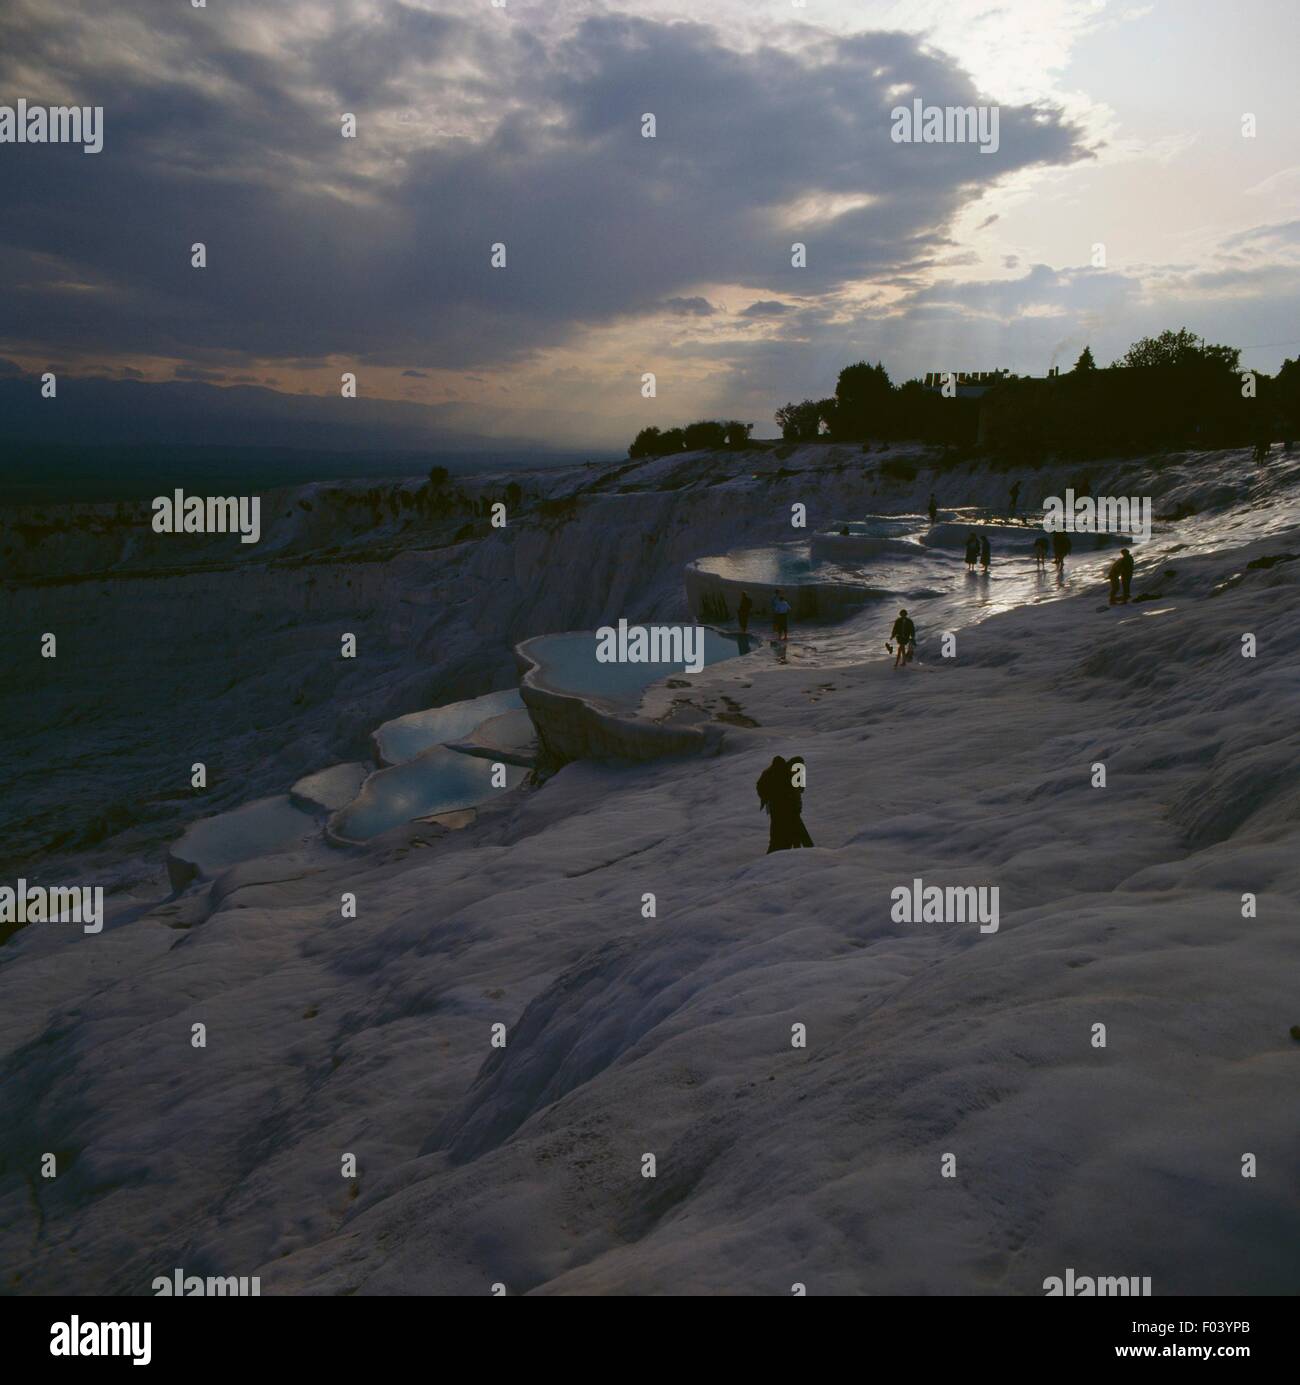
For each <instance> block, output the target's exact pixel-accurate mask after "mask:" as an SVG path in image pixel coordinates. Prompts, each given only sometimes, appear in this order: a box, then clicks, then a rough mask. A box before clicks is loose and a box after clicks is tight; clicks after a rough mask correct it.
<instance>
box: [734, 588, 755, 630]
mask: <svg viewBox="0 0 1300 1385" xmlns="http://www.w3.org/2000/svg"><path fill="white" fill-rule="evenodd" d="M753 609H754V603H753V602H752V601H751V600H750V599H749V593H748V592H741V593H740V604H739V605H738V606H737V607H736V620H737V621H738V622H739V623H740V633H741V634H742V635H743V634H744V633H745V631H746V630H748V629H749V613H750V611H752V610H753Z"/></svg>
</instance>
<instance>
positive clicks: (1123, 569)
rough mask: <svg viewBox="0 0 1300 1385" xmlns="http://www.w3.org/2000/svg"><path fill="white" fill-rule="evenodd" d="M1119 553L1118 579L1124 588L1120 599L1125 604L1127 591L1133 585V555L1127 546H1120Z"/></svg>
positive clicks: (1126, 603) (1127, 595)
mask: <svg viewBox="0 0 1300 1385" xmlns="http://www.w3.org/2000/svg"><path fill="white" fill-rule="evenodd" d="M1119 553H1120V558H1119V580H1120V582H1121V583H1122V584H1123V588H1124V595H1123V596H1122V597H1121V598H1120V600H1121V601H1122V602H1123V603H1124V605H1126V606H1127V605H1128V598H1129V591H1130V589H1131V587H1132V585H1133V555H1132V554H1131V553H1130V552H1129V551H1128V549H1127V548H1121V549H1120V551H1119Z"/></svg>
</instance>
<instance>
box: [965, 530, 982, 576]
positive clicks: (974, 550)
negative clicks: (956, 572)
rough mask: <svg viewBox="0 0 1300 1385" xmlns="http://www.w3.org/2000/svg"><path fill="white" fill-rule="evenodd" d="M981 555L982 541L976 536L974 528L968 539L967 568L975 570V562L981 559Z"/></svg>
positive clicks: (971, 570)
mask: <svg viewBox="0 0 1300 1385" xmlns="http://www.w3.org/2000/svg"><path fill="white" fill-rule="evenodd" d="M979 556H980V541H979V539H978V538H977V537H976V536H975V531H974V530H973V529H972V530H971V532H970V535H969V537H968V538H967V539H966V568H967V570H968V571H970V572H974V571H975V564H976V562H977V561H978V560H979Z"/></svg>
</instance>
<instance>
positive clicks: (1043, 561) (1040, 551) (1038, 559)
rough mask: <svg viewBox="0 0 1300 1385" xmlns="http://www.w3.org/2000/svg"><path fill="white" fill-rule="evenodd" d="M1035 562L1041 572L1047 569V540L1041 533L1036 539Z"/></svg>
mask: <svg viewBox="0 0 1300 1385" xmlns="http://www.w3.org/2000/svg"><path fill="white" fill-rule="evenodd" d="M1034 562H1035V563H1036V564H1037V566H1038V571H1039V572H1046V571H1047V540H1046V539H1045V538H1044V537H1043V536H1042V535H1041V534H1039V536H1038V537H1037V538H1036V539H1035V540H1034Z"/></svg>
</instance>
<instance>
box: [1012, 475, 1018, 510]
mask: <svg viewBox="0 0 1300 1385" xmlns="http://www.w3.org/2000/svg"><path fill="white" fill-rule="evenodd" d="M1019 504H1020V482H1019V481H1017V482H1016V483H1015V484H1014V485H1013V486H1012V487H1011V513H1012V514H1015V512H1016V508H1017V506H1018V505H1019Z"/></svg>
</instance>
